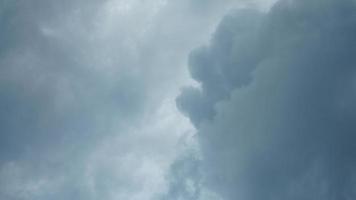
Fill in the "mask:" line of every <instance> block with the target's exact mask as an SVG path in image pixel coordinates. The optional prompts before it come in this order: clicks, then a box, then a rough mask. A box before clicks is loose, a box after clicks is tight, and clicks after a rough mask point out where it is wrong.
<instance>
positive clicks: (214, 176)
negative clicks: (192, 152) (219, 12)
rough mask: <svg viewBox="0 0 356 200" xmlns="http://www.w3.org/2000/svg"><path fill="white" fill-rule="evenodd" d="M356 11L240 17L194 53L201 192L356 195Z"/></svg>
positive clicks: (310, 9) (319, 4)
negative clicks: (200, 153) (200, 160)
mask: <svg viewBox="0 0 356 200" xmlns="http://www.w3.org/2000/svg"><path fill="white" fill-rule="evenodd" d="M355 53H356V4H355V1H352V0H282V1H279V2H277V3H276V4H275V5H274V6H273V7H272V8H271V10H270V11H269V12H267V13H260V12H258V11H253V10H236V11H234V12H232V13H231V14H229V15H227V16H226V17H225V18H224V19H223V20H222V22H221V23H220V25H219V27H218V28H217V31H216V33H215V34H214V36H213V38H212V40H211V42H210V44H209V45H206V46H204V47H201V48H199V49H197V50H196V51H194V52H192V53H191V55H190V60H189V63H190V68H189V69H190V73H191V76H192V77H193V78H194V79H195V80H196V81H198V82H199V83H200V88H193V87H189V88H185V89H183V91H182V94H181V95H180V96H179V97H178V98H177V105H178V107H179V108H180V109H181V111H182V112H183V113H185V114H186V115H187V116H188V117H189V118H190V120H191V121H192V122H193V123H194V124H195V126H196V127H197V128H198V135H197V138H198V141H199V144H200V147H201V152H202V156H203V159H202V163H201V170H202V173H203V175H204V179H205V181H204V185H205V186H206V187H208V188H209V189H211V190H212V191H215V192H216V193H218V194H219V195H220V196H221V197H222V198H223V199H224V200H234V199H243V200H262V199H264V200H269V199H271V200H272V199H273V200H279V199H280V200H282V199H283V200H297V199H305V200H315V199H320V200H321V199H323V200H325V199H329V200H340V199H342V200H351V199H354V198H356V194H355V191H356V182H355V180H356V170H355V168H356V145H355V142H354V141H355V139H356V135H355V133H356V125H355V120H356V103H355V100H356V71H355V70H356V67H355V66H356V59H355Z"/></svg>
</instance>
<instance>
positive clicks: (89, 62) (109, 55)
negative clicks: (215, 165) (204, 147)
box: [0, 0, 227, 200]
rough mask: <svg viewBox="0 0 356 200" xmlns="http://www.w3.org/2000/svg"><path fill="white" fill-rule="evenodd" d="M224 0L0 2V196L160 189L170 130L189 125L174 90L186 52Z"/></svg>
mask: <svg viewBox="0 0 356 200" xmlns="http://www.w3.org/2000/svg"><path fill="white" fill-rule="evenodd" d="M222 5H224V6H222ZM225 6H227V4H225V3H222V4H221V5H219V9H218V10H214V8H212V9H210V10H209V12H202V13H199V14H195V10H194V9H192V5H191V1H188V0H187V1H164V0H150V1H140V0H132V1H126V0H105V1H97V0H90V1H82V0H74V1H71V0H64V1H55V0H29V1H22V0H20V1H16V2H15V1H1V2H0V27H1V30H2V31H1V37H0V110H1V111H0V152H1V153H0V180H1V181H0V199H26V200H29V199H86V200H90V199H108V200H109V199H118V198H119V199H133V200H134V199H139V200H143V199H154V196H155V195H156V193H159V192H161V190H165V183H166V182H165V181H166V180H164V174H165V173H166V172H165V170H166V169H168V167H169V165H170V164H171V162H173V160H174V158H175V157H176V154H178V152H179V151H180V144H179V140H180V137H183V136H185V135H190V134H192V131H193V128H192V127H191V125H190V124H189V122H188V121H187V120H185V119H184V118H182V116H181V115H180V114H179V113H178V111H177V110H176V108H175V104H174V100H173V99H174V98H175V96H176V95H177V93H178V91H179V87H180V85H182V84H183V83H186V82H189V81H188V80H189V77H188V76H187V73H186V70H185V68H184V65H185V61H186V56H187V54H188V52H189V51H190V49H191V48H192V47H194V46H196V45H197V44H199V43H200V42H202V41H204V40H205V39H206V38H207V37H208V35H209V33H210V32H209V31H210V30H212V28H213V27H214V26H215V24H216V23H217V22H218V20H219V17H220V15H221V14H222V13H223V10H224V9H223V7H225ZM182 21H184V22H186V23H181V22H182Z"/></svg>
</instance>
